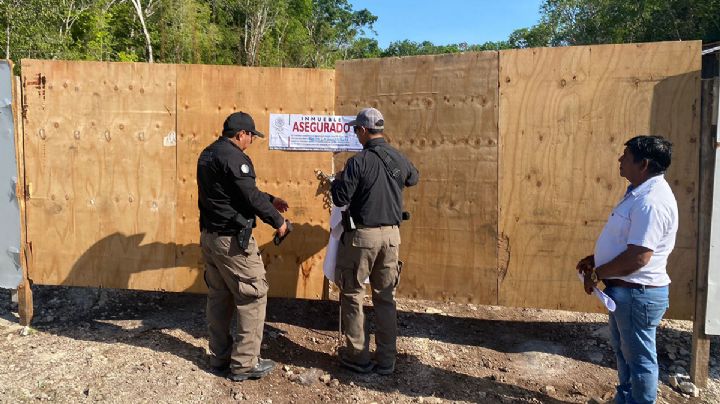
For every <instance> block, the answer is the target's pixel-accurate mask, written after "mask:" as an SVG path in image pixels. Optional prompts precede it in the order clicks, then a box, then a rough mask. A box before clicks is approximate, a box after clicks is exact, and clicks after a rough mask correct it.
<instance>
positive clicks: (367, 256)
mask: <svg viewBox="0 0 720 404" xmlns="http://www.w3.org/2000/svg"><path fill="white" fill-rule="evenodd" d="M399 249H400V229H399V227H398V226H382V227H372V228H369V227H368V228H358V229H357V230H353V231H350V232H345V233H344V234H343V236H342V242H341V243H340V246H339V248H338V255H337V264H336V267H335V278H336V279H335V283H336V284H337V285H338V287H339V288H340V308H341V322H342V330H343V333H344V334H345V346H346V351H345V353H346V355H345V356H347V359H349V360H351V361H353V362H356V363H359V364H365V363H368V362H369V361H370V352H369V345H370V340H369V337H368V335H367V332H366V329H365V317H364V314H363V298H364V297H365V286H364V282H365V280H366V279H367V278H368V277H370V286H371V288H372V302H373V306H374V308H375V318H376V320H377V324H376V332H375V342H376V343H377V350H376V352H375V362H376V363H378V364H379V365H380V366H390V365H394V364H395V356H396V354H397V347H396V343H397V311H396V307H395V287H396V286H397V283H398V280H399V279H400V267H399V265H398V251H399Z"/></svg>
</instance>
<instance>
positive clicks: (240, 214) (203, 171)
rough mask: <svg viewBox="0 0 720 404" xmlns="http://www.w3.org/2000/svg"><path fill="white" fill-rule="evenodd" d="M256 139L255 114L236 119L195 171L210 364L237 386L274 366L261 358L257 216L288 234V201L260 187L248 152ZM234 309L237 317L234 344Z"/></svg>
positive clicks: (263, 301)
mask: <svg viewBox="0 0 720 404" xmlns="http://www.w3.org/2000/svg"><path fill="white" fill-rule="evenodd" d="M254 136H260V137H264V135H263V134H262V133H260V132H258V131H257V130H255V122H254V121H253V119H252V117H250V115H248V114H246V113H244V112H236V113H233V114H231V115H230V116H228V118H227V119H226V120H225V124H224V127H223V133H222V136H221V137H220V138H219V139H218V140H216V141H215V142H214V143H213V144H211V145H210V146H208V147H207V148H206V149H205V150H203V152H202V153H201V154H200V157H199V158H198V166H197V182H198V207H199V208H200V232H201V234H200V246H201V247H202V252H203V259H204V261H205V283H206V284H207V286H208V300H207V319H208V331H209V345H210V365H211V366H212V367H213V368H214V369H215V370H216V371H221V372H226V371H227V370H229V371H230V373H229V376H228V377H229V378H230V379H231V380H234V381H241V380H246V379H259V378H261V377H263V376H265V375H266V374H268V373H269V372H270V371H271V370H272V369H273V368H274V367H275V362H273V361H271V360H269V359H261V358H260V345H261V343H262V337H263V327H264V323H265V308H266V305H267V292H268V283H267V280H266V279H265V266H264V265H263V261H262V257H261V256H260V252H259V250H258V246H257V243H256V242H255V238H254V237H252V229H253V227H255V219H256V216H258V217H260V219H262V221H263V222H265V223H267V224H269V225H271V226H272V227H273V228H275V229H277V235H278V236H280V237H282V236H284V235H285V233H286V231H287V223H286V221H285V219H284V218H283V217H282V216H281V215H280V213H279V212H285V211H287V208H288V205H287V202H285V201H284V200H282V199H281V198H278V197H274V196H272V195H270V194H267V193H265V192H261V191H260V190H259V189H258V188H257V187H256V185H255V169H254V168H253V163H252V161H251V160H250V157H248V156H247V155H246V154H245V153H244V151H245V149H247V147H248V146H250V144H251V143H252V141H253V137H254ZM233 310H235V311H236V312H237V331H236V334H235V336H236V341H235V343H234V344H233V336H232V334H231V332H230V323H231V321H232V316H233Z"/></svg>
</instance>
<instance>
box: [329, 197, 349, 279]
mask: <svg viewBox="0 0 720 404" xmlns="http://www.w3.org/2000/svg"><path fill="white" fill-rule="evenodd" d="M345 209H347V206H343V207H342V208H338V207H337V206H335V205H333V206H332V210H331V211H330V240H329V241H328V247H327V252H326V253H325V261H323V274H325V277H326V278H327V279H328V280H329V281H330V282H335V264H336V263H337V251H338V245H339V244H340V237H342V234H343V228H342V211H344V210H345Z"/></svg>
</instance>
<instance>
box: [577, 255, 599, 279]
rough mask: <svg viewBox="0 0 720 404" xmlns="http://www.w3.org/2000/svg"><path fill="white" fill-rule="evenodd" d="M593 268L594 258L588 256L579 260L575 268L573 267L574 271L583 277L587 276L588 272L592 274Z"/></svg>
mask: <svg viewBox="0 0 720 404" xmlns="http://www.w3.org/2000/svg"><path fill="white" fill-rule="evenodd" d="M593 268H595V256H594V255H588V256H587V257H585V258H583V259H581V260H580V261H579V262H578V263H577V266H575V269H577V271H578V272H579V273H581V274H583V275H586V276H589V275H590V272H592V269H593Z"/></svg>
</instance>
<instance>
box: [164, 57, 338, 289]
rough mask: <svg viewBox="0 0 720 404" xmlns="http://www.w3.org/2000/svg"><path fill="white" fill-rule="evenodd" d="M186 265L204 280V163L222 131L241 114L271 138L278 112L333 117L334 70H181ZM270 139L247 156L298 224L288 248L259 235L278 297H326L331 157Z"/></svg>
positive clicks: (181, 259) (180, 238)
mask: <svg viewBox="0 0 720 404" xmlns="http://www.w3.org/2000/svg"><path fill="white" fill-rule="evenodd" d="M178 69H179V71H178V82H179V88H178V107H179V111H178V190H179V193H178V223H177V226H178V227H177V228H178V232H177V242H178V244H179V249H178V265H179V266H180V267H183V268H185V270H187V271H189V272H193V273H201V270H200V268H201V267H202V262H201V254H200V251H199V249H198V248H197V246H198V242H199V241H198V240H199V226H198V207H197V183H196V179H195V175H196V166H197V157H198V155H199V154H200V152H201V151H202V150H203V149H204V148H205V147H206V146H207V145H209V144H210V143H212V142H213V141H214V140H215V139H216V138H217V137H218V136H220V134H221V131H222V124H223V121H224V120H225V118H226V117H227V116H228V115H229V114H231V113H232V112H235V111H245V112H247V113H249V114H250V115H252V116H253V118H254V120H255V124H256V126H257V128H258V129H259V130H260V131H261V132H263V133H265V134H267V133H268V132H269V117H270V114H271V113H293V114H332V113H333V94H334V76H335V72H334V71H332V70H311V69H279V68H245V67H230V66H200V65H195V66H190V65H186V66H180V67H178ZM267 141H268V140H267V138H265V139H256V140H255V141H254V142H253V144H252V145H251V146H250V148H249V149H248V150H247V153H248V155H249V156H250V157H251V158H252V160H253V163H254V165H255V168H256V172H257V176H258V181H257V184H258V187H259V188H260V189H261V190H263V191H265V192H269V193H271V194H273V195H276V196H280V197H282V198H284V199H285V200H287V201H288V203H289V205H290V210H289V211H288V212H287V213H286V214H285V217H287V218H288V219H290V220H291V221H292V222H293V223H294V224H295V230H294V232H293V233H292V234H291V235H290V236H289V237H288V238H287V239H286V240H285V241H284V242H283V244H282V246H280V247H276V246H274V245H273V244H272V235H273V232H274V231H273V230H272V229H271V228H270V227H269V226H267V225H265V224H262V223H261V224H259V225H258V227H257V229H256V230H255V231H254V235H255V237H256V239H257V240H258V243H259V244H260V246H261V247H260V248H261V249H262V250H263V259H264V261H265V265H266V268H267V274H268V275H267V276H268V280H269V282H270V295H271V296H285V297H302V298H321V297H322V289H323V274H322V260H323V258H324V248H325V246H326V245H327V242H328V237H329V232H328V229H329V210H328V207H327V206H323V197H322V195H321V194H320V193H319V192H318V185H319V181H318V180H317V179H316V178H315V173H314V170H316V169H321V170H323V171H325V172H329V171H330V167H331V162H332V158H331V155H330V154H329V153H307V152H285V151H274V150H273V151H270V150H269V149H268V143H267Z"/></svg>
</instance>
